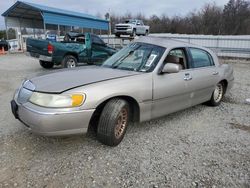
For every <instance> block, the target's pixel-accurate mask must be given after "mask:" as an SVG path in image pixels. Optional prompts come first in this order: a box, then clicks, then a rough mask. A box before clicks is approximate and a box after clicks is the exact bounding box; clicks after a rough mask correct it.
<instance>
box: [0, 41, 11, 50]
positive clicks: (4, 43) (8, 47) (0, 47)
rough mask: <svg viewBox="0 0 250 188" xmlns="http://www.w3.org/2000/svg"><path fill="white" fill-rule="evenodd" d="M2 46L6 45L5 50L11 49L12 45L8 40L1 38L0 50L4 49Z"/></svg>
mask: <svg viewBox="0 0 250 188" xmlns="http://www.w3.org/2000/svg"><path fill="white" fill-rule="evenodd" d="M2 47H4V50H5V51H8V50H9V49H10V45H9V43H8V42H7V41H6V40H0V50H2Z"/></svg>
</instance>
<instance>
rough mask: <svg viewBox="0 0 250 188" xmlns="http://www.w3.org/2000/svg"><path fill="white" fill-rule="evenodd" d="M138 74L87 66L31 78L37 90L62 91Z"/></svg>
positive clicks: (47, 91)
mask: <svg viewBox="0 0 250 188" xmlns="http://www.w3.org/2000/svg"><path fill="white" fill-rule="evenodd" d="M137 74H141V73H139V72H133V71H124V70H118V69H112V68H105V67H98V66H86V67H80V68H75V69H64V70H62V71H58V72H54V73H50V74H46V75H40V76H37V77H34V78H31V79H29V80H30V81H31V82H32V83H33V84H34V86H35V91H38V92H46V93H62V92H64V91H66V90H69V89H72V88H76V87H80V86H84V85H88V84H93V83H97V82H102V81H107V80H111V79H117V78H123V77H128V76H133V75H137Z"/></svg>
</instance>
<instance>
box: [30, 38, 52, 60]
mask: <svg viewBox="0 0 250 188" xmlns="http://www.w3.org/2000/svg"><path fill="white" fill-rule="evenodd" d="M48 44H49V41H48V40H42V39H33V38H27V41H26V46H27V52H30V53H31V54H39V55H46V56H49V55H51V54H49V53H48Z"/></svg>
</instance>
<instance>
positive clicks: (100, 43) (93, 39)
mask: <svg viewBox="0 0 250 188" xmlns="http://www.w3.org/2000/svg"><path fill="white" fill-rule="evenodd" d="M92 43H94V44H99V45H104V42H103V41H102V40H101V39H100V38H98V37H96V36H92Z"/></svg>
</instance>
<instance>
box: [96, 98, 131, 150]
mask: <svg viewBox="0 0 250 188" xmlns="http://www.w3.org/2000/svg"><path fill="white" fill-rule="evenodd" d="M129 113H130V111H129V104H128V103H127V102H126V101H125V100H122V99H118V98H117V99H112V100H110V101H109V102H108V103H107V104H106V105H105V106H104V108H103V111H102V113H101V116H100V120H99V123H98V127H97V139H98V140H99V141H100V142H102V143H103V144H105V145H108V146H116V145H118V144H119V143H120V142H121V141H122V139H123V137H124V135H125V132H126V129H127V126H128V123H129Z"/></svg>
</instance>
